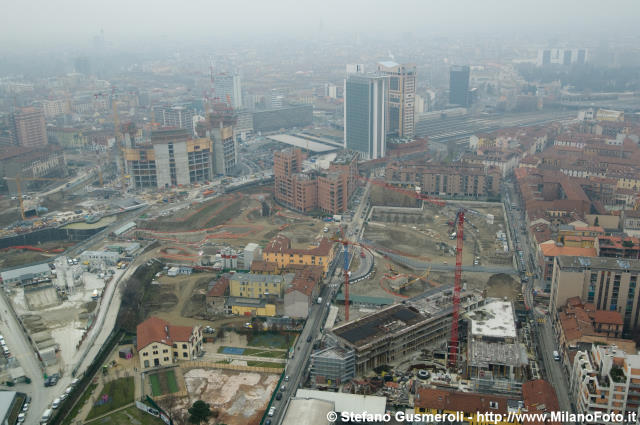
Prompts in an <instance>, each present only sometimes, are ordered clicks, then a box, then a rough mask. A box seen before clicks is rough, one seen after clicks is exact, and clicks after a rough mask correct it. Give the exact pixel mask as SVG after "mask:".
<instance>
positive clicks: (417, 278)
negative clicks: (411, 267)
mask: <svg viewBox="0 0 640 425" xmlns="http://www.w3.org/2000/svg"><path fill="white" fill-rule="evenodd" d="M429 273H431V266H429V268H428V269H427V271H426V272H424V274H423V275H422V276H417V277H415V278H414V279H413V280H407V282H406V283H403V284H402V285H400V287H399V288H398V289H399V290H403V289H404V288H406V287H407V286H409V285H413V284H414V283H416V282H417V281H419V280H421V279H425V280H426V279H427V278H428V277H429Z"/></svg>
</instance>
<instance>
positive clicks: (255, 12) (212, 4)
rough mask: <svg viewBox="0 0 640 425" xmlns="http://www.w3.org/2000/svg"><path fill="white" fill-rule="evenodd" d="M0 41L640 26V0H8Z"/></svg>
mask: <svg viewBox="0 0 640 425" xmlns="http://www.w3.org/2000/svg"><path fill="white" fill-rule="evenodd" d="M0 10H1V11H2V13H1V14H0V43H2V44H1V45H0V48H1V47H5V48H6V47H10V46H12V45H16V43H20V44H21V43H28V44H36V45H40V46H42V45H43V44H52V43H63V42H67V43H69V44H74V45H77V46H81V45H85V46H88V45H89V43H90V41H91V39H92V37H93V36H94V35H96V34H98V33H99V31H100V29H101V28H102V29H104V32H105V38H106V39H107V40H109V41H112V42H116V43H118V44H120V43H122V42H123V41H126V40H127V39H130V38H133V39H138V40H139V39H154V38H158V37H161V36H166V37H170V38H172V39H185V40H193V39H194V38H201V39H206V38H208V37H218V36H226V37H234V36H238V37H246V36H251V35H253V34H257V35H264V34H273V35H295V36H297V37H300V36H304V35H305V34H306V35H309V36H315V35H317V34H318V33H319V31H320V29H322V32H323V33H324V34H328V33H354V32H360V33H363V34H364V33H380V32H382V31H393V32H399V31H403V32H409V31H410V32H412V33H414V34H429V35H431V34H441V35H445V36H452V35H453V36H455V35H460V34H466V35H468V34H470V33H471V34H473V33H476V32H477V33H483V34H486V33H494V34H495V33H504V34H513V33H522V32H525V33H532V34H535V35H539V36H540V37H541V38H543V39H544V37H545V36H546V35H550V36H553V35H566V34H579V33H585V34H587V33H589V34H594V35H595V36H601V35H603V34H609V35H612V36H615V34H617V33H619V32H625V33H626V34H633V33H634V32H637V29H636V28H637V23H636V21H637V20H638V18H639V17H640V1H638V0H607V1H603V0H437V1H436V0H317V1H310V0H227V1H220V0H173V1H169V0H153V1H151V0H28V1H15V0H14V1H12V0H3V1H2V6H1V8H0Z"/></svg>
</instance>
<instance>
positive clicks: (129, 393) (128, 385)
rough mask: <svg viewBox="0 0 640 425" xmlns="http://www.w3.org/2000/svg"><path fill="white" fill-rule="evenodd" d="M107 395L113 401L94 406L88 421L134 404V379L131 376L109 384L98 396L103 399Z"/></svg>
mask: <svg viewBox="0 0 640 425" xmlns="http://www.w3.org/2000/svg"><path fill="white" fill-rule="evenodd" d="M105 394H106V395H108V396H109V398H110V399H111V400H110V401H109V402H107V403H105V404H102V405H99V406H96V405H94V406H93V408H92V409H91V411H90V412H89V415H87V420H88V419H92V418H95V417H97V416H100V415H104V414H105V413H109V412H110V411H112V410H114V409H117V408H118V407H122V406H124V405H126V404H129V403H133V394H134V384H133V377H132V376H129V377H126V378H120V379H116V380H114V381H111V382H107V384H106V385H105V387H104V388H103V389H102V391H100V394H98V398H101V397H102V396H103V395H105Z"/></svg>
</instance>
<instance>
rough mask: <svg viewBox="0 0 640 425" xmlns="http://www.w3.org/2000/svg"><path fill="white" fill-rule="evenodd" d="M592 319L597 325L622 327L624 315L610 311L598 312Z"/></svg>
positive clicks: (594, 313)
mask: <svg viewBox="0 0 640 425" xmlns="http://www.w3.org/2000/svg"><path fill="white" fill-rule="evenodd" d="M591 317H592V318H593V321H594V322H595V323H606V324H613V325H622V324H624V322H623V321H622V315H621V314H620V313H618V312H617V311H609V310H596V311H594V312H593V313H592V315H591Z"/></svg>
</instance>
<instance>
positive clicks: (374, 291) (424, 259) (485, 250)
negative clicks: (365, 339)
mask: <svg viewBox="0 0 640 425" xmlns="http://www.w3.org/2000/svg"><path fill="white" fill-rule="evenodd" d="M385 194H389V196H388V197H386V198H385ZM400 195H402V194H400ZM387 203H390V204H398V203H401V204H402V203H403V204H405V205H407V204H410V203H411V204H414V206H412V207H408V206H402V207H399V206H386V205H380V204H387ZM415 203H416V202H415V200H412V199H410V198H408V197H406V196H405V197H402V196H399V195H398V194H397V193H394V192H392V191H390V190H388V189H386V188H379V187H373V188H372V194H371V204H372V206H371V207H370V209H369V212H368V215H367V218H368V220H366V221H365V225H364V231H363V233H362V243H360V244H359V245H361V246H362V247H363V248H364V249H365V250H366V251H367V252H368V253H371V254H372V255H373V256H374V258H375V261H374V267H373V270H372V271H371V273H369V274H368V275H367V276H365V277H364V278H363V279H358V280H357V281H355V282H353V283H352V285H351V288H350V291H351V294H352V295H353V296H355V297H356V298H354V302H356V303H357V300H358V297H360V296H363V297H367V299H364V300H362V301H363V302H362V304H374V305H375V304H379V305H384V304H391V303H392V302H397V301H402V300H406V299H409V298H412V297H415V296H418V295H420V294H422V293H424V292H425V291H427V290H429V289H431V288H434V287H438V286H441V285H449V284H452V283H453V273H452V272H453V271H454V267H455V263H456V239H457V238H456V227H455V226H454V222H455V219H456V214H457V212H458V211H459V210H460V208H464V209H465V211H466V214H465V228H464V240H463V244H464V249H463V252H462V267H463V271H464V273H463V277H462V284H463V286H464V287H465V288H468V289H477V290H480V291H486V293H487V295H488V296H495V297H505V296H506V297H509V298H510V299H513V300H515V298H516V297H517V294H518V293H519V289H520V284H519V281H518V280H517V279H516V276H515V274H514V270H515V269H514V268H513V261H514V259H513V250H512V247H511V242H510V240H509V237H508V229H507V224H506V221H505V212H504V210H503V206H502V204H490V203H480V202H468V203H456V204H453V203H447V204H445V205H434V204H432V203H429V202H422V205H421V206H420V207H416V206H415ZM359 260H360V258H358V257H355V258H354V260H353V262H352V264H351V270H354V269H355V268H357V265H358V261H359ZM512 276H513V277H512ZM367 301H369V302H367ZM354 310H355V314H356V315H358V314H359V313H358V311H357V310H358V307H357V305H356V308H355V309H354ZM367 311H369V310H367V308H366V307H365V308H364V312H365V313H366V312H367ZM355 317H357V316H355Z"/></svg>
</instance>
